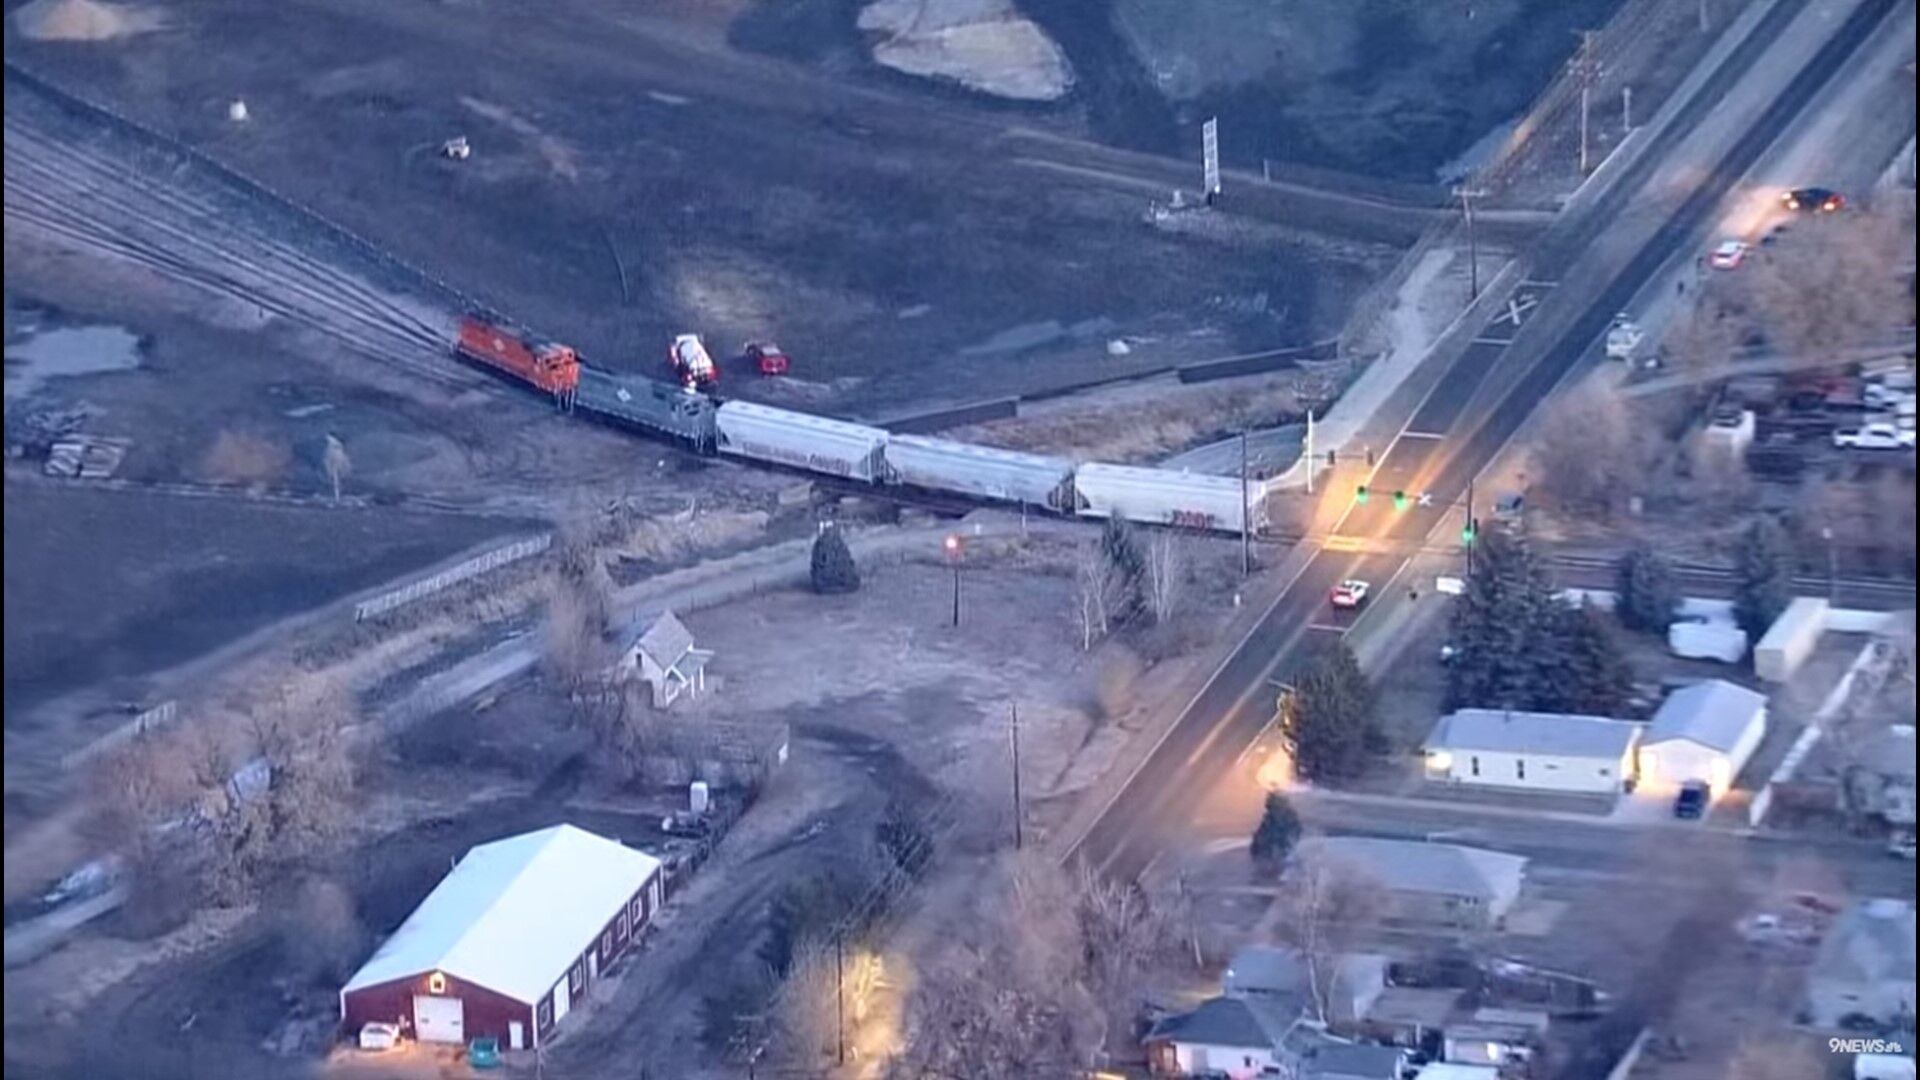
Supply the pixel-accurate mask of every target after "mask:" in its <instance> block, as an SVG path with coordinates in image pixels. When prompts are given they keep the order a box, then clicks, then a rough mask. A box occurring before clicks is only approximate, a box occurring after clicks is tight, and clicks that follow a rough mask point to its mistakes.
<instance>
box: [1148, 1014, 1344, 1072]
mask: <svg viewBox="0 0 1920 1080" xmlns="http://www.w3.org/2000/svg"><path fill="white" fill-rule="evenodd" d="M1318 1038H1319V1035H1318V1033H1317V1032H1313V1031H1311V1030H1310V1029H1307V1028H1305V1027H1303V1026H1302V1025H1301V1019H1300V1010H1299V1003H1298V1002H1297V1001H1293V1000H1287V1001H1266V1000H1262V999H1260V998H1251V997H1217V998H1213V999H1211V1000H1209V1001H1204V1002H1201V1003H1200V1007H1199V1008H1196V1009H1194V1010H1193V1011H1192V1012H1186V1013H1181V1014H1179V1015H1177V1016H1169V1017H1167V1018H1165V1019H1163V1020H1161V1021H1159V1022H1158V1023H1156V1024H1154V1025H1153V1028H1152V1029H1151V1030H1150V1031H1148V1032H1147V1037H1146V1046H1147V1064H1148V1066H1149V1067H1150V1068H1151V1069H1152V1070H1153V1072H1154V1073H1155V1074H1156V1075H1159V1076H1194V1075H1197V1074H1200V1073H1219V1074H1224V1075H1225V1076H1227V1077H1230V1078H1231V1080H1251V1078H1253V1077H1257V1076H1260V1075H1262V1074H1263V1073H1264V1074H1268V1075H1271V1074H1274V1073H1277V1072H1279V1071H1280V1070H1281V1069H1282V1067H1283V1066H1285V1067H1286V1068H1292V1067H1293V1066H1294V1065H1296V1064H1298V1062H1299V1060H1300V1057H1301V1055H1302V1054H1303V1053H1304V1052H1305V1051H1306V1050H1307V1049H1309V1048H1310V1047H1311V1046H1312V1045H1313V1044H1314V1043H1315V1042H1316V1041H1317V1040H1318Z"/></svg>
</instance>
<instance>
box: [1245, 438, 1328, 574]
mask: <svg viewBox="0 0 1920 1080" xmlns="http://www.w3.org/2000/svg"><path fill="white" fill-rule="evenodd" d="M1307 468H1308V470H1309V471H1311V470H1312V468H1313V463H1312V462H1308V463H1307ZM1240 576H1241V577H1252V576H1253V507H1252V500H1251V499H1249V498H1248V497H1247V433H1246V432H1244V431H1242V432H1241V433H1240Z"/></svg>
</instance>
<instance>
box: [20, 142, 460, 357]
mask: <svg viewBox="0 0 1920 1080" xmlns="http://www.w3.org/2000/svg"><path fill="white" fill-rule="evenodd" d="M102 130H103V133H104V134H105V136H107V137H114V136H118V135H120V134H121V133H120V132H117V131H113V130H110V129H102ZM139 149H140V150H143V151H144V152H135V153H131V154H117V153H115V154H110V153H108V152H106V151H103V150H101V149H99V148H98V147H97V146H96V145H95V143H94V141H93V140H92V139H90V138H82V139H78V140H76V139H69V138H60V137H57V136H55V135H54V134H52V133H51V132H49V131H48V130H46V129H45V128H43V127H42V126H41V125H40V124H39V123H38V122H36V119H35V118H34V117H33V115H32V110H31V109H25V110H13V109H9V111H8V113H7V115H6V118H5V184H6V192H5V217H6V220H7V221H8V223H9V225H10V226H13V225H20V226H26V227H29V228H32V229H37V230H39V231H41V232H43V233H46V234H48V235H50V236H53V237H56V238H58V239H59V240H61V241H63V242H65V243H68V244H71V245H75V246H79V247H83V248H87V249H91V250H95V251H99V252H102V253H105V254H108V255H111V256H113V257H116V258H119V259H122V260H125V261H127V262H131V263H134V264H136V265H140V266H142V267H145V268H147V269H149V270H152V271H153V272H155V273H157V274H160V275H162V276H164V277H167V278H169V279H172V280H176V281H180V282H183V283H186V284H190V285H193V286H195V287H197V288H200V289H203V290H206V291H209V292H214V293H218V294H221V295H224V296H227V297H230V298H232V299H235V300H239V301H241V302H244V303H248V304H252V305H254V306H255V307H256V308H257V309H258V310H260V311H261V312H263V313H272V314H274V315H276V316H279V317H281V318H284V319H287V320H288V321H290V322H294V323H296V324H298V325H301V326H303V327H305V328H307V329H310V330H313V331H316V332H318V333H321V334H323V335H325V336H327V337H328V338H329V339H331V340H334V341H337V342H339V343H340V344H342V345H343V346H344V347H346V348H347V349H349V350H351V351H353V352H355V353H356V354H359V355H362V356H365V357H368V358H370V359H373V360H376V361H379V362H381V363H383V364H386V365H389V366H392V367H395V368H399V369H402V370H405V371H406V372H408V373H409V374H411V375H414V376H417V377H420V378H424V379H427V380H429V381H431V382H434V383H436V384H439V385H443V386H448V387H462V388H464V387H472V386H479V385H483V383H482V381H481V380H480V379H479V378H478V377H477V376H475V375H473V374H472V373H470V372H468V371H466V370H465V369H462V368H460V367H458V366H455V365H453V364H450V363H448V362H447V360H446V359H445V342H446V331H445V328H444V326H442V325H439V324H440V323H442V322H444V321H445V318H446V316H445V314H444V313H443V312H440V311H437V310H434V309H432V308H431V307H428V306H425V305H420V306H414V305H410V304H407V303H403V302H401V301H399V300H397V299H396V298H394V297H393V296H391V295H388V294H385V293H383V292H381V291H379V290H378V289H375V288H374V287H372V286H371V285H369V284H368V283H366V282H365V281H363V280H361V279H359V278H357V277H355V276H353V275H351V274H348V273H345V272H343V271H341V270H339V269H337V268H335V267H333V266H331V265H328V264H326V263H324V262H322V261H320V260H318V259H316V258H314V257H313V256H311V255H308V254H306V253H305V252H304V251H302V250H300V249H299V248H297V247H295V246H294V245H293V244H291V243H287V242H282V241H279V240H276V239H274V238H273V237H271V236H269V235H268V234H267V232H266V230H264V229H262V228H257V227H253V226H252V219H253V218H254V215H255V214H257V213H258V212H259V211H260V210H261V207H260V206H259V205H257V204H255V205H249V200H247V199H246V198H245V197H244V195H243V194H240V195H238V196H237V197H232V198H227V199H218V200H216V199H214V198H209V197H205V196H202V195H197V194H190V193H188V192H187V191H186V190H183V185H181V184H180V183H179V174H181V173H183V172H186V171H188V170H191V169H192V168H193V167H194V162H193V160H192V159H191V158H183V157H182V156H181V155H178V154H175V153H171V152H169V150H168V149H167V148H165V147H143V148H139ZM156 164H157V165H162V166H170V171H171V173H172V174H173V175H169V176H166V177H156V176H153V175H152V166H154V165H156ZM209 187H210V189H217V187H218V185H209ZM225 194H230V195H232V194H235V193H225ZM266 209H268V210H269V211H277V210H279V209H280V208H279V207H267V208H266Z"/></svg>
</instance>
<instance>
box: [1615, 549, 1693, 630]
mask: <svg viewBox="0 0 1920 1080" xmlns="http://www.w3.org/2000/svg"><path fill="white" fill-rule="evenodd" d="M1679 607H1680V588H1679V586H1678V585H1677V584H1676V583H1675V582H1674V580H1673V567H1672V566H1671V565H1670V564H1669V563H1668V562H1667V560H1666V557H1665V556H1663V555H1661V554H1660V553H1659V552H1657V551H1655V550H1653V549H1652V548H1651V547H1648V546H1646V545H1645V544H1641V545H1637V546H1635V547H1634V549H1633V550H1631V551H1629V552H1627V554H1626V557H1624V558H1622V559H1621V560H1620V566H1619V570H1618V582H1617V583H1616V584H1615V586H1614V605H1613V613H1614V616H1615V617H1616V618H1618V619H1619V620H1620V625H1621V626H1624V627H1626V628H1627V629H1629V630H1637V631H1640V632H1641V633H1645V634H1664V633H1666V632H1667V627H1668V626H1670V625H1672V623H1673V616H1674V612H1675V611H1677V610H1678V609H1679Z"/></svg>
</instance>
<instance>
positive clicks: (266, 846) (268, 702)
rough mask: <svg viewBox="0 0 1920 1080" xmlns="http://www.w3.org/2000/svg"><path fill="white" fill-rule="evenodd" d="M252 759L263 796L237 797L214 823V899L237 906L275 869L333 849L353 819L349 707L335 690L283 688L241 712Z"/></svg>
mask: <svg viewBox="0 0 1920 1080" xmlns="http://www.w3.org/2000/svg"><path fill="white" fill-rule="evenodd" d="M244 715H245V717H246V720H247V724H246V728H247V734H248V735H249V736H250V740H251V746H250V747H249V750H250V751H251V756H252V757H253V758H255V759H257V760H258V761H259V762H260V763H261V764H262V765H263V766H264V767H265V771H266V775H265V781H266V782H265V786H264V790H258V791H238V792H236V794H238V795H240V796H241V797H240V798H238V799H236V800H234V802H233V803H232V804H231V805H229V806H227V807H226V808H225V811H224V812H223V813H222V814H221V815H220V817H219V818H218V819H217V820H216V821H215V822H214V823H213V824H214V835H215V838H216V844H215V851H216V857H215V858H214V859H213V860H212V861H211V863H210V864H209V866H208V873H209V875H210V878H209V883H210V885H211V886H212V888H213V890H214V892H215V894H216V895H217V896H219V897H220V898H222V899H225V900H227V901H229V902H238V901H240V900H242V899H245V898H246V897H248V896H250V895H252V894H253V892H254V890H255V889H256V888H257V887H258V885H259V884H260V883H261V881H262V880H264V879H266V878H267V877H269V876H270V875H272V874H274V873H276V872H277V871H278V870H279V869H280V868H282V867H285V866H287V865H291V864H295V863H299V862H301V861H303V860H305V859H308V858H310V857H312V856H314V855H316V854H318V853H321V852H323V851H326V850H328V849H330V848H332V847H333V846H334V845H336V844H337V843H338V841H339V840H340V839H341V838H342V837H343V836H344V834H345V833H346V830H347V829H348V827H349V826H350V825H351V823H352V821H353V819H354V815H355V806H354V796H355V790H356V787H357V783H358V768H357V760H356V758H357V754H356V752H355V747H354V745H353V743H352V741H351V739H350V737H349V735H348V731H349V728H350V727H351V726H352V724H353V722H354V720H355V716H356V714H355V711H354V707H353V704H352V703H351V701H350V700H349V699H348V698H347V697H346V695H345V694H344V693H342V692H340V691H339V690H338V689H336V688H332V687H326V686H316V687H299V688H294V687H281V688H280V689H278V690H277V691H275V692H274V693H272V694H270V695H268V696H266V697H265V698H264V699H262V700H259V701H256V702H253V703H251V704H250V706H249V707H248V708H247V710H246V712H245V714H244Z"/></svg>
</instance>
